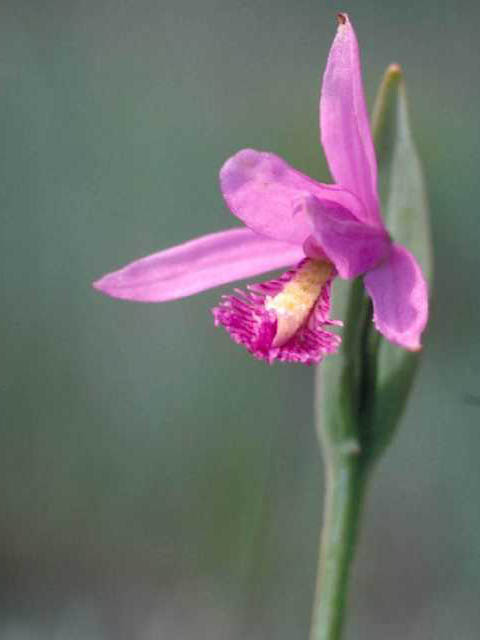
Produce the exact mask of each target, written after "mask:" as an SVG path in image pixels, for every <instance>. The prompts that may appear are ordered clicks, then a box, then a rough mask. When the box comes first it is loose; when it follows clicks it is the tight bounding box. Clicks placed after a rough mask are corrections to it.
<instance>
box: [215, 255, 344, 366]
mask: <svg viewBox="0 0 480 640" xmlns="http://www.w3.org/2000/svg"><path fill="white" fill-rule="evenodd" d="M333 276H334V272H333V267H332V266H331V265H330V264H329V263H322V262H315V261H312V260H308V259H307V260H302V261H301V262H300V263H299V264H298V265H297V266H296V267H294V268H293V269H291V270H290V271H287V273H284V274H283V275H282V276H281V277H280V278H278V279H276V280H270V281H268V282H262V283H259V284H254V285H250V286H249V287H248V291H247V292H245V291H241V290H239V289H236V290H235V295H226V296H222V299H221V301H220V304H219V305H218V307H215V309H213V315H214V318H215V325H217V326H223V327H224V328H225V329H226V331H227V332H228V333H229V334H230V337H231V338H232V340H234V341H235V342H236V343H237V344H240V345H243V346H244V347H246V349H247V350H248V351H249V352H250V353H251V354H252V355H253V356H255V358H258V359H259V360H265V361H266V362H269V363H270V364H272V363H273V362H274V361H275V360H280V361H283V362H300V363H303V364H315V363H318V362H320V361H321V360H322V359H323V357H324V356H325V355H328V354H330V353H334V352H335V351H336V350H337V349H338V347H339V345H340V342H341V338H340V336H338V335H336V334H334V333H331V332H330V331H328V330H327V328H326V327H327V326H329V325H338V324H341V323H338V322H335V321H332V320H330V284H331V281H332V278H333Z"/></svg>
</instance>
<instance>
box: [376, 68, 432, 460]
mask: <svg viewBox="0 0 480 640" xmlns="http://www.w3.org/2000/svg"><path fill="white" fill-rule="evenodd" d="M373 136H374V142H375V148H376V153H377V162H378V172H379V190H380V198H381V201H382V205H383V215H384V219H385V221H386V224H387V227H388V229H389V231H390V234H391V235H392V237H393V239H394V241H395V242H396V243H398V244H403V245H405V246H406V247H407V248H408V249H409V250H410V251H411V252H412V253H413V254H414V255H415V256H416V258H417V259H418V260H419V262H420V264H421V266H422V269H423V272H424V274H425V277H426V278H427V281H428V282H429V284H430V285H431V281H432V248H431V239H430V225H429V213H428V204H427V196H426V190H425V183H424V178H423V172H422V168H421V165H420V160H419V156H418V153H417V150H416V147H415V143H414V140H413V136H412V131H411V125H410V119H409V114H408V101H407V94H406V90H405V81H404V77H403V73H402V70H401V69H400V67H399V66H398V65H391V66H390V67H389V68H388V69H387V71H386V73H385V76H384V78H383V82H382V84H381V86H380V90H379V92H378V95H377V100H376V103H375V108H374V114H373ZM370 344H371V346H370V354H371V356H372V357H373V360H374V366H375V369H376V370H375V392H374V404H373V407H372V415H371V416H369V418H368V419H369V421H370V425H369V429H370V430H371V443H372V446H373V448H374V453H375V454H378V453H379V452H380V451H381V450H382V449H383V448H384V447H385V446H386V444H387V443H388V442H389V440H390V438H391V437H392V435H393V433H394V431H395V428H396V426H397V425H398V422H399V420H400V418H401V416H402V414H403V411H404V409H405V406H406V402H407V397H408V395H409V392H410V389H411V385H412V383H413V379H414V377H415V372H416V370H417V366H418V362H419V356H420V354H419V353H411V352H408V351H405V350H404V349H401V348H400V347H396V346H394V345H392V344H390V343H389V342H388V341H387V340H385V339H383V338H375V337H373V336H371V338H370Z"/></svg>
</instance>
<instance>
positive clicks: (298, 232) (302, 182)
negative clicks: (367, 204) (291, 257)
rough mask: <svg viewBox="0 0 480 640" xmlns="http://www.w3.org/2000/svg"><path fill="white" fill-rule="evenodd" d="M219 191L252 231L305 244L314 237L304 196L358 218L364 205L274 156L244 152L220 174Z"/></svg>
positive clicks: (333, 186) (264, 153)
mask: <svg viewBox="0 0 480 640" xmlns="http://www.w3.org/2000/svg"><path fill="white" fill-rule="evenodd" d="M220 188H221V190H222V194H223V197H224V198H225V201H226V203H227V205H228V207H229V209H230V210H231V211H232V213H233V214H234V215H236V216H237V218H240V220H242V222H244V223H245V224H246V225H247V227H250V229H253V231H256V232H257V233H260V234H262V235H264V236H267V237H269V238H274V239H275V240H282V241H284V242H291V243H295V244H302V243H303V242H304V241H305V240H306V239H307V237H308V236H309V235H310V233H311V224H310V221H309V220H308V217H307V216H306V214H305V210H304V207H303V202H304V199H305V196H308V195H310V194H311V195H315V196H316V197H317V198H319V199H320V200H322V199H327V200H329V201H333V202H336V203H338V204H340V205H342V206H344V207H346V208H347V209H350V210H352V211H353V213H355V215H359V216H361V215H362V214H363V206H362V204H361V202H360V201H359V200H358V198H356V197H355V196H354V195H353V194H351V193H349V192H348V191H347V190H346V189H343V188H342V187H339V186H338V185H326V184H321V183H319V182H316V181H315V180H312V179H311V178H309V177H308V176H305V175H303V174H302V173H300V172H299V171H296V170H295V169H293V168H292V167H290V166H289V165H288V164H287V163H286V162H285V160H283V159H282V158H280V157H279V156H276V155H275V154H273V153H267V152H263V151H255V150H254V149H243V150H242V151H239V152H238V153H236V154H235V155H234V156H232V157H231V158H230V159H229V160H227V161H226V162H225V164H224V165H223V167H222V169H221V170H220Z"/></svg>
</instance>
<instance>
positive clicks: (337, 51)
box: [320, 14, 382, 226]
mask: <svg viewBox="0 0 480 640" xmlns="http://www.w3.org/2000/svg"><path fill="white" fill-rule="evenodd" d="M338 22H339V25H338V31H337V35H336V37H335V40H334V41H333V44H332V47H331V49H330V54H329V56H328V61H327V67H326V69H325V74H324V76H323V85H322V94H321V98H320V131H321V138H322V144H323V147H324V149H325V154H326V156H327V161H328V165H329V167H330V171H331V173H332V175H333V177H334V179H335V182H338V183H339V184H341V185H342V186H343V187H345V188H346V189H348V190H349V191H352V192H353V193H355V195H356V196H358V197H359V198H360V200H362V202H363V204H364V205H365V215H364V217H363V218H360V216H357V217H359V218H360V219H361V220H362V221H363V222H366V223H368V224H371V225H377V226H380V225H381V224H382V222H381V217H380V206H379V202H378V197H377V162H376V159H375V150H374V147H373V141H372V135H371V133H370V124H369V120H368V113H367V107H366V104H365V96H364V94H363V84H362V72H361V66H360V52H359V49H358V43H357V38H356V36H355V32H354V30H353V27H352V24H351V22H350V21H349V19H348V16H347V15H346V14H339V17H338Z"/></svg>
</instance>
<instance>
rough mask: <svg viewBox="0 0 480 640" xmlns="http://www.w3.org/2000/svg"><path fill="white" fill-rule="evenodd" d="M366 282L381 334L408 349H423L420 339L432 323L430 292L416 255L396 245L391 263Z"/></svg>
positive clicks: (369, 276) (367, 276)
mask: <svg viewBox="0 0 480 640" xmlns="http://www.w3.org/2000/svg"><path fill="white" fill-rule="evenodd" d="M364 282H365V287H366V289H367V291H368V293H369V295H370V297H371V298H372V300H373V311H374V315H373V321H374V323H375V326H376V328H377V329H378V330H379V331H380V333H382V334H383V335H384V336H385V338H387V340H390V342H393V343H395V344H398V345H400V346H401V347H404V348H405V349H410V350H411V351H417V350H418V349H420V348H421V343H420V336H421V333H422V331H423V330H424V328H425V325H426V324H427V319H428V290H427V283H426V282H425V278H424V277H423V274H422V270H421V268H420V266H419V264H418V262H417V260H416V259H415V258H414V257H413V256H412V254H411V253H410V252H409V251H407V249H405V247H401V246H398V245H394V246H393V248H392V251H391V253H390V256H389V258H388V260H386V261H385V262H384V263H383V264H382V265H380V266H379V267H377V268H376V269H373V271H370V273H368V274H367V275H366V276H365V278H364Z"/></svg>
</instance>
